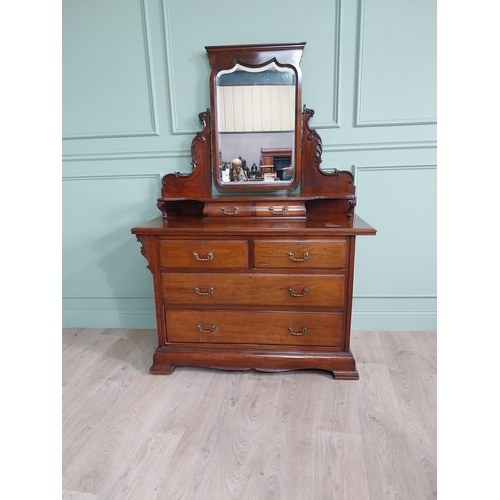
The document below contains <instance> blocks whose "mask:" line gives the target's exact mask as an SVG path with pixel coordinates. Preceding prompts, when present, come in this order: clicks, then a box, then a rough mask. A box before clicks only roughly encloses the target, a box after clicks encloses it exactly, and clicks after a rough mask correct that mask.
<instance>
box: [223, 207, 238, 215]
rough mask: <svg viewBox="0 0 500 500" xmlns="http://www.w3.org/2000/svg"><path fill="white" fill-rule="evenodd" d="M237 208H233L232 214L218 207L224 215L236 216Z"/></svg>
mask: <svg viewBox="0 0 500 500" xmlns="http://www.w3.org/2000/svg"><path fill="white" fill-rule="evenodd" d="M239 210H240V209H239V208H238V207H234V208H233V211H232V212H226V207H220V211H221V213H222V214H224V215H236V214H237V213H238V212H239Z"/></svg>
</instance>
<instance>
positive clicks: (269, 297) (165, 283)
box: [162, 273, 345, 309]
mask: <svg viewBox="0 0 500 500" xmlns="http://www.w3.org/2000/svg"><path fill="white" fill-rule="evenodd" d="M344 289H345V275H344V274H340V273H339V274H328V275H307V274H293V275H283V274H238V273H202V274H195V273H164V274H162V291H163V300H164V303H165V305H167V306H175V305H193V306H195V307H196V306H200V305H201V306H222V305H228V306H242V307H247V308H250V307H253V306H267V307H274V308H278V309H279V308H283V307H286V308H290V307H297V308H305V307H326V308H332V307H335V308H338V307H342V306H343V300H344Z"/></svg>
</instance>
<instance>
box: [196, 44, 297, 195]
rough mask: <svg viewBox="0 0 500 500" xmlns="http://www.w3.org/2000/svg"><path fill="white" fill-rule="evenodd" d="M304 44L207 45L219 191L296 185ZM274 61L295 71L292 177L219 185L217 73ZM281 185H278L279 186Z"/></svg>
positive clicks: (214, 168)
mask: <svg viewBox="0 0 500 500" xmlns="http://www.w3.org/2000/svg"><path fill="white" fill-rule="evenodd" d="M305 45H306V44H305V42H303V43H287V44H270V45H267V44H254V45H223V46H206V47H205V50H206V51H207V54H208V58H209V61H210V65H211V68H212V72H211V73H210V118H211V149H212V158H211V166H212V173H213V182H214V186H215V187H216V189H217V190H219V191H223V192H224V191H231V192H240V191H252V192H260V191H278V190H280V191H281V190H287V191H291V190H293V189H295V188H296V187H297V185H298V184H299V182H300V180H301V173H302V161H301V160H302V158H301V155H302V151H301V150H302V147H301V146H302V72H301V70H300V66H299V63H300V60H301V58H302V53H303V50H304V47H305ZM271 62H274V63H275V64H276V65H277V66H279V67H282V68H289V69H291V70H292V71H293V72H294V74H295V139H294V163H293V165H294V178H293V181H292V182H291V183H287V184H286V185H283V184H281V183H279V182H276V183H274V184H260V183H259V184H257V183H254V182H242V183H241V182H238V183H234V184H233V183H232V184H222V183H220V182H219V178H218V166H219V165H218V162H219V131H218V102H217V75H218V74H219V72H220V71H222V70H231V69H232V68H234V66H235V65H236V64H240V65H241V66H245V67H248V68H252V69H253V68H260V67H264V66H266V65H268V64H269V63H271ZM280 184H281V185H280Z"/></svg>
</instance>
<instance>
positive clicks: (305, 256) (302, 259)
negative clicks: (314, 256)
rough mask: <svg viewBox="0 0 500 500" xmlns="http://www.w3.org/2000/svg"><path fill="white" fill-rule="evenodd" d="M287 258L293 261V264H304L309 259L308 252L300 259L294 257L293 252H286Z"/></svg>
mask: <svg viewBox="0 0 500 500" xmlns="http://www.w3.org/2000/svg"><path fill="white" fill-rule="evenodd" d="M288 258H289V259H290V260H293V262H304V261H305V260H307V259H308V258H309V252H304V254H303V256H302V258H300V257H295V255H294V253H293V252H288Z"/></svg>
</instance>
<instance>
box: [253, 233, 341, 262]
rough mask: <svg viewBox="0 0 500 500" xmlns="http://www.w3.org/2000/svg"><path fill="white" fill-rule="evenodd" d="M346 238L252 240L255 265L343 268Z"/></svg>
mask: <svg viewBox="0 0 500 500" xmlns="http://www.w3.org/2000/svg"><path fill="white" fill-rule="evenodd" d="M346 260H347V240H345V239H337V240H334V241H276V240H274V241H255V243H254V265H255V267H256V268H286V269H302V268H303V269H314V268H317V269H319V268H330V269H335V268H345V267H346Z"/></svg>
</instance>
